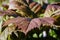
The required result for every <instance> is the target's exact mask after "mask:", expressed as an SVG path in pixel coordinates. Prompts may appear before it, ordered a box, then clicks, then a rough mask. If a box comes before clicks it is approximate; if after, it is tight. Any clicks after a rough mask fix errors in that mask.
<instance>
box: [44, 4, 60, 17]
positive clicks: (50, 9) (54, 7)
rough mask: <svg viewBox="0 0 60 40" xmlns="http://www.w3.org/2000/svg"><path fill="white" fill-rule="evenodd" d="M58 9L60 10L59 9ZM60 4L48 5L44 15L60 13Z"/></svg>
mask: <svg viewBox="0 0 60 40" xmlns="http://www.w3.org/2000/svg"><path fill="white" fill-rule="evenodd" d="M57 10H58V11H57ZM59 10H60V6H59V5H51V4H50V5H48V6H47V8H46V11H45V13H44V17H51V16H53V14H55V13H57V14H58V13H59Z"/></svg>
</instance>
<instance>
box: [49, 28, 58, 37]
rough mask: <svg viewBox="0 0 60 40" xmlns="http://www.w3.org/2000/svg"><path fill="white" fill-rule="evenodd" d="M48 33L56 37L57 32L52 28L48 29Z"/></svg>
mask: <svg viewBox="0 0 60 40" xmlns="http://www.w3.org/2000/svg"><path fill="white" fill-rule="evenodd" d="M49 34H50V36H52V37H53V38H56V37H57V34H56V33H55V31H54V30H51V29H50V30H49Z"/></svg>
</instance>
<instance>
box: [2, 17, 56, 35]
mask: <svg viewBox="0 0 60 40" xmlns="http://www.w3.org/2000/svg"><path fill="white" fill-rule="evenodd" d="M54 22H55V19H54V18H48V17H47V18H35V19H32V20H31V19H30V18H24V17H17V18H13V19H10V20H7V21H6V22H4V24H3V26H7V25H9V24H10V23H14V24H15V25H16V27H18V30H20V31H21V32H23V33H25V35H27V33H28V32H29V31H31V30H32V29H34V28H38V29H39V28H40V26H41V25H43V26H45V25H46V26H52V25H54Z"/></svg>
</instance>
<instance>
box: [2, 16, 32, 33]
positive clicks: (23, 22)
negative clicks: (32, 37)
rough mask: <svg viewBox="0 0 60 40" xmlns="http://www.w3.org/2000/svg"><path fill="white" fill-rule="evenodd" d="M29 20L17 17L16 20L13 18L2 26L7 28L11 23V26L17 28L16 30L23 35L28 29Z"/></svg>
mask: <svg viewBox="0 0 60 40" xmlns="http://www.w3.org/2000/svg"><path fill="white" fill-rule="evenodd" d="M30 20H31V19H30V18H24V17H17V18H13V19H10V20H7V21H6V22H4V24H3V26H7V25H9V24H10V23H13V24H15V25H16V27H18V29H19V30H20V31H21V32H24V33H25V32H26V30H27V28H28V25H29V22H30Z"/></svg>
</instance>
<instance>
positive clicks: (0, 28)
mask: <svg viewBox="0 0 60 40" xmlns="http://www.w3.org/2000/svg"><path fill="white" fill-rule="evenodd" d="M2 24H3V16H0V34H1V32H2Z"/></svg>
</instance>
